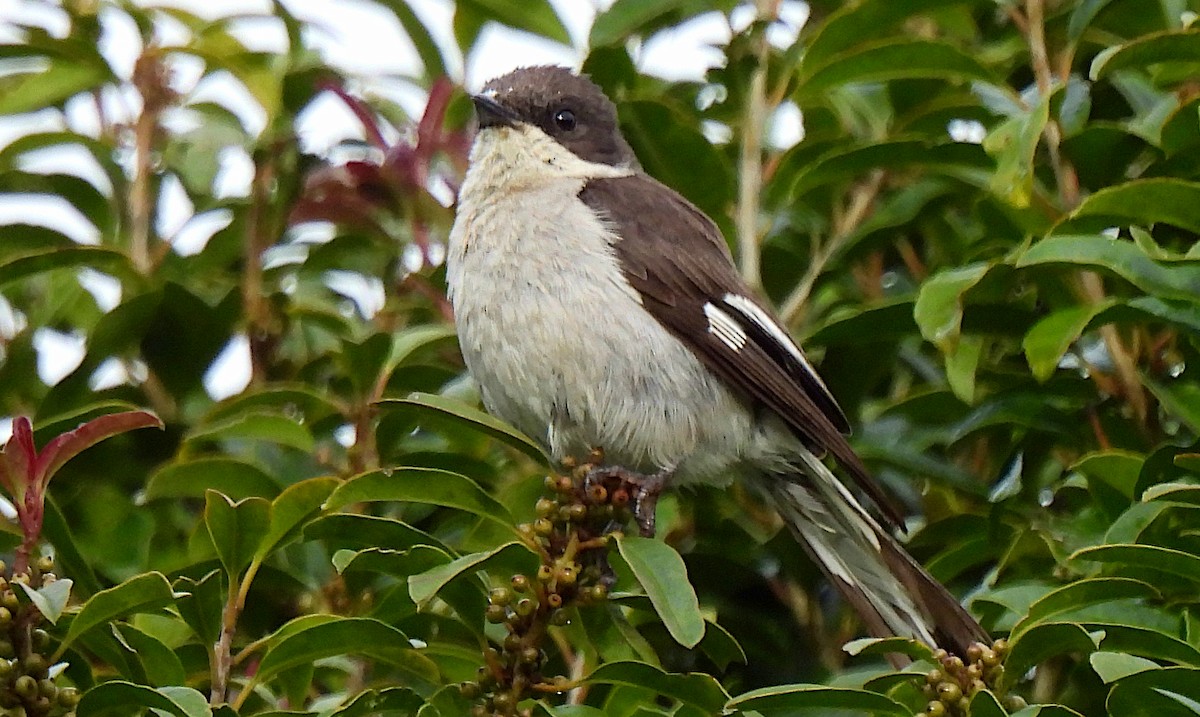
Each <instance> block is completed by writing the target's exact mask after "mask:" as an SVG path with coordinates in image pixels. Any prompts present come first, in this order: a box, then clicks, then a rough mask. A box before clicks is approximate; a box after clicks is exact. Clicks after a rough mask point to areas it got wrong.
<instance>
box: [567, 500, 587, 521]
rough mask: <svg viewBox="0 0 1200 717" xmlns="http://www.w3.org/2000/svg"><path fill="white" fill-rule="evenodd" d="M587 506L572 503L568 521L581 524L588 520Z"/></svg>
mask: <svg viewBox="0 0 1200 717" xmlns="http://www.w3.org/2000/svg"><path fill="white" fill-rule="evenodd" d="M587 513H588V509H587V506H586V505H584V504H582V503H572V504H571V505H570V506H568V507H567V519H568V520H571V521H573V522H576V523H579V522H581V521H583V519H584V518H587Z"/></svg>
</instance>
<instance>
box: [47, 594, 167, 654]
mask: <svg viewBox="0 0 1200 717" xmlns="http://www.w3.org/2000/svg"><path fill="white" fill-rule="evenodd" d="M173 600H174V592H173V591H172V590H171V584H170V583H169V582H167V579H166V577H164V576H163V574H162V573H157V572H153V573H143V574H141V575H136V576H134V577H132V578H129V579H128V580H126V581H125V582H123V583H121V584H120V585H116V586H114V587H111V588H109V589H107V590H101V591H100V592H98V593H96V594H95V595H93V596H91V597H90V598H88V600H87V602H85V603H84V604H83V606H82V607H80V608H79V614H78V615H76V616H75V619H74V620H72V621H71V626H70V627H69V628H68V629H67V635H66V637H64V638H63V641H62V644H60V645H59V646H58V650H56V651H55V653H54V658H53V659H52V660H51V662H54V661H57V660H58V658H59V657H62V654H63V652H64V651H65V650H66V649H67V647H68V646H69V645H70V644H71V643H72V642H74V641H75V639H76V638H78V637H79V636H80V635H83V634H84V633H86V632H87V631H89V630H91V629H93V628H95V627H97V626H99V625H103V624H106V623H109V622H112V621H113V620H116V619H117V618H119V617H121V616H123V615H130V614H133V613H139V612H150V611H153V610H157V609H158V608H160V607H164V606H166V605H169V604H171V602H172V601H173Z"/></svg>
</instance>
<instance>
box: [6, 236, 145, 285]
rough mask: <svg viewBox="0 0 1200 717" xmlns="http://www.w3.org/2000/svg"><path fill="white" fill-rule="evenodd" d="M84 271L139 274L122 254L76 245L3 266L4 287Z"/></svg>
mask: <svg viewBox="0 0 1200 717" xmlns="http://www.w3.org/2000/svg"><path fill="white" fill-rule="evenodd" d="M81 268H89V269H97V270H99V271H104V272H108V273H111V274H116V275H118V276H133V275H135V274H136V272H135V271H134V270H133V266H132V265H131V264H130V263H129V258H128V257H126V256H125V255H124V254H122V253H121V252H119V251H116V250H113V249H106V248H104V247H99V246H79V245H73V246H69V247H64V248H60V249H54V250H51V251H47V252H43V253H40V254H31V255H26V256H21V257H17V258H15V259H10V260H8V261H5V262H3V263H0V287H2V286H4V285H6V284H9V283H12V282H14V281H18V280H20V279H27V278H29V277H31V276H36V275H38V274H41V273H44V272H47V271H53V270H55V269H81Z"/></svg>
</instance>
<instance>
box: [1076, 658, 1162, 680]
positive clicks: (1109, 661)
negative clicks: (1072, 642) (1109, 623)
mask: <svg viewBox="0 0 1200 717" xmlns="http://www.w3.org/2000/svg"><path fill="white" fill-rule="evenodd" d="M1088 662H1090V663H1091V665H1092V669H1093V670H1095V671H1096V674H1097V675H1099V676H1100V679H1101V681H1103V682H1104V684H1106V685H1107V684H1109V683H1112V682H1116V681H1117V680H1119V679H1121V678H1122V677H1127V676H1129V675H1132V674H1134V673H1135V672H1141V671H1143V670H1156V669H1158V663H1157V662H1154V661H1152V660H1147V659H1146V658H1144V657H1136V656H1134V655H1126V654H1124V653H1122V652H1107V651H1105V650H1097V651H1096V652H1093V653H1092V654H1090V655H1088Z"/></svg>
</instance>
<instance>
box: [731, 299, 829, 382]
mask: <svg viewBox="0 0 1200 717" xmlns="http://www.w3.org/2000/svg"><path fill="white" fill-rule="evenodd" d="M723 301H724V302H725V304H726V306H729V307H730V308H731V309H735V310H736V311H737V312H738V313H739V314H741V315H742V316H745V317H746V318H747V319H750V320H751V321H753V322H754V323H755V324H757V325H758V327H759V328H761V329H762V330H763V331H766V332H767V334H769V335H770V336H771V338H773V339H775V342H776V343H777V344H779V345H780V346H782V347H783V348H784V349H785V350H786V351H787V352H788V353H790V354H791V355H792V357H793V358H795V359H796V360H797V361H799V362H800V365H801V366H803V367H804V368H805V369H807V370H808V372H809V374H811V375H812V377H813V378H815V379H817V383H819V384H821V386H822V387H824V386H825V382H824V381H822V380H821V377H820V376H819V375H818V374H817V371H816V369H814V368H813V366H812V364H810V363H809V362H808V359H807V358H805V357H804V353H803V352H802V351H800V348H799V347H798V346H796V342H795V341H792V337H791V336H788V335H787V333H786V332H785V331H784V330H783V329H782V328H781V327H780V326H779V324H777V323H775V320H774V319H772V318H771V317H770V315H769V314H767V312H765V311H763V310H762V309H761V308H759V306H758V304H755V303H754V302H753V301H751V300H750V299H747V298H746V297H744V296H740V295H738V294H726V295H725V298H724V299H723Z"/></svg>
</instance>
